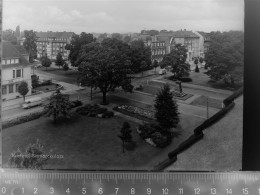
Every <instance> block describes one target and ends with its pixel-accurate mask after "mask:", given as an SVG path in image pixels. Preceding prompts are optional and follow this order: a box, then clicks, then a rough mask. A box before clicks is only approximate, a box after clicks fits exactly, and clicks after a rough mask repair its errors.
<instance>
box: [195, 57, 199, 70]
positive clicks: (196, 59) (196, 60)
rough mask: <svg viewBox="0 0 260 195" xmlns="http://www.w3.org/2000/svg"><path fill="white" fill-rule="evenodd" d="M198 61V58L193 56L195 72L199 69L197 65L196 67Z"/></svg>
mask: <svg viewBox="0 0 260 195" xmlns="http://www.w3.org/2000/svg"><path fill="white" fill-rule="evenodd" d="M198 63H199V60H198V58H195V60H194V64H195V65H196V68H195V72H199V71H200V70H199V67H198Z"/></svg>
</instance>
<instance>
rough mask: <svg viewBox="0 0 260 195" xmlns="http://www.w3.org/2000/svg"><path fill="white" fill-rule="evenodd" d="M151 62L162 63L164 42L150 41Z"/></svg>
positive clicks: (164, 52) (164, 48)
mask: <svg viewBox="0 0 260 195" xmlns="http://www.w3.org/2000/svg"><path fill="white" fill-rule="evenodd" d="M151 53H152V61H154V60H156V61H157V62H160V61H162V59H163V56H164V55H165V54H166V46H165V42H164V41H152V43H151Z"/></svg>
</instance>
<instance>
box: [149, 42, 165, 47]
mask: <svg viewBox="0 0 260 195" xmlns="http://www.w3.org/2000/svg"><path fill="white" fill-rule="evenodd" d="M164 45H165V43H152V46H155V47H156V46H157V47H159V46H164Z"/></svg>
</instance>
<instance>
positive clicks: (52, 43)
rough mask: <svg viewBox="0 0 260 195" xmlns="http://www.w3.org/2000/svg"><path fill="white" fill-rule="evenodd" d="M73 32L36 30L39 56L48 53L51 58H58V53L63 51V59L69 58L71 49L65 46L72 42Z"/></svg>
mask: <svg viewBox="0 0 260 195" xmlns="http://www.w3.org/2000/svg"><path fill="white" fill-rule="evenodd" d="M72 35H73V32H52V31H48V32H36V36H37V37H38V39H37V42H36V44H37V57H38V58H40V57H42V56H43V55H47V56H48V57H49V58H50V59H53V60H54V59H56V56H57V54H58V53H61V55H62V56H63V59H65V60H67V59H68V56H69V51H68V50H66V49H65V46H66V45H67V44H69V43H70V41H71V38H72Z"/></svg>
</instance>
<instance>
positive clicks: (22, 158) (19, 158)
mask: <svg viewBox="0 0 260 195" xmlns="http://www.w3.org/2000/svg"><path fill="white" fill-rule="evenodd" d="M43 155H44V156H45V158H44V156H43ZM49 159H50V155H49V152H48V153H46V152H45V151H44V146H43V145H42V144H41V143H40V141H39V140H38V139H37V141H36V143H33V144H29V145H28V146H27V148H26V150H25V152H22V151H21V150H20V149H19V148H18V149H17V150H16V151H15V152H13V153H12V154H11V157H10V158H9V165H10V167H12V168H18V169H42V168H43V166H44V165H46V164H47V161H48V160H49Z"/></svg>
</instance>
